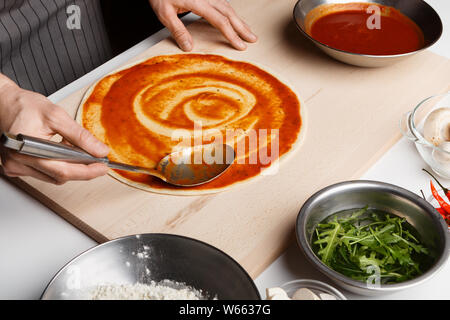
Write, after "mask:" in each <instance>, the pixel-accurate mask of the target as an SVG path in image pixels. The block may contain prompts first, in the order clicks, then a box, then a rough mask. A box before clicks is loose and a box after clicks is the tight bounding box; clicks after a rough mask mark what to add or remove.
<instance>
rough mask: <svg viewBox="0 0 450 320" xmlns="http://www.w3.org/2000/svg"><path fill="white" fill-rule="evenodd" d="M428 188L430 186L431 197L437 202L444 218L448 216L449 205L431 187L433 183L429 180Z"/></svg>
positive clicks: (449, 212) (449, 211)
mask: <svg viewBox="0 0 450 320" xmlns="http://www.w3.org/2000/svg"><path fill="white" fill-rule="evenodd" d="M430 186H431V193H432V194H433V197H434V198H435V199H436V200H437V202H439V205H440V206H441V208H442V209H443V210H444V211H445V213H446V216H447V215H449V214H450V204H448V203H447V202H445V201H444V199H442V197H441V196H440V195H439V193H438V192H437V190H436V188H435V187H434V185H433V181H431V180H430Z"/></svg>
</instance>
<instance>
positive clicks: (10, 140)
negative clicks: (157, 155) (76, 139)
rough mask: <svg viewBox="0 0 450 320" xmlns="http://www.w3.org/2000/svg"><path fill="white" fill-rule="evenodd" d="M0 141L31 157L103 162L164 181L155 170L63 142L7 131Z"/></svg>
mask: <svg viewBox="0 0 450 320" xmlns="http://www.w3.org/2000/svg"><path fill="white" fill-rule="evenodd" d="M0 142H1V144H2V145H3V146H4V147H6V148H8V149H11V150H15V151H17V152H18V153H21V154H26V155H29V156H32V157H37V158H42V159H49V160H60V161H66V162H71V163H81V164H90V163H104V164H106V165H107V166H108V167H109V168H112V169H119V170H125V171H131V172H136V173H144V174H149V175H152V176H156V177H158V178H160V179H162V180H164V181H166V178H165V177H164V176H163V175H162V174H161V173H159V171H157V170H154V169H148V168H143V167H136V166H131V165H128V164H124V163H118V162H114V161H109V159H108V158H107V157H104V158H97V157H94V156H91V155H90V154H89V153H87V152H86V151H84V150H82V149H80V148H77V147H72V146H68V145H65V144H63V143H58V142H53V141H49V140H45V139H40V138H36V137H30V136H26V135H23V134H18V135H17V136H15V135H12V134H9V133H3V134H2V135H1V138H0Z"/></svg>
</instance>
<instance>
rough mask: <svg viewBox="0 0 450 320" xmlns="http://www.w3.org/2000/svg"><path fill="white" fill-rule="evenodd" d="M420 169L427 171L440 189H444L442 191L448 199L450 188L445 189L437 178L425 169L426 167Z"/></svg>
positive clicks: (449, 198)
mask: <svg viewBox="0 0 450 320" xmlns="http://www.w3.org/2000/svg"><path fill="white" fill-rule="evenodd" d="M422 170H423V171H425V172H426V173H428V174H429V175H430V176H431V177H432V178H433V179H434V180H435V181H436V182H437V184H438V185H439V187H441V188H442V190H444V193H445V195H446V196H447V199H448V200H450V190H449V189H447V188H446V187H444V186H443V185H442V184H441V183H440V182H439V180H438V179H436V177H435V176H434V175H432V174H431V173H430V172H429V171H428V170H426V169H422Z"/></svg>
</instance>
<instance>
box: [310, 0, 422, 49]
mask: <svg viewBox="0 0 450 320" xmlns="http://www.w3.org/2000/svg"><path fill="white" fill-rule="evenodd" d="M374 7H378V9H376V8H374ZM375 15H378V16H375ZM306 31H307V33H308V34H309V35H310V36H311V37H312V38H313V39H315V40H316V41H319V42H321V43H322V44H325V45H327V46H329V47H332V48H335V49H339V50H343V51H347V52H352V53H359V54H368V55H396V54H404V53H409V52H414V51H416V50H419V49H422V48H423V47H424V46H425V41H424V35H423V32H422V30H421V29H420V28H419V27H418V26H417V24H416V23H415V22H414V21H412V20H411V19H410V18H408V17H407V16H406V15H404V14H402V13H401V12H400V11H398V10H397V9H395V8H393V7H389V6H382V5H376V4H373V3H346V4H331V5H323V6H319V7H317V8H315V9H313V10H312V11H311V12H310V13H309V14H308V16H307V18H306Z"/></svg>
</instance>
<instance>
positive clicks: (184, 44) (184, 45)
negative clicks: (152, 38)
mask: <svg viewBox="0 0 450 320" xmlns="http://www.w3.org/2000/svg"><path fill="white" fill-rule="evenodd" d="M178 45H179V46H180V48H181V50H183V51H185V52H189V51H192V47H193V46H192V42H191V41H189V40H181V41H179V42H178Z"/></svg>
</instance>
